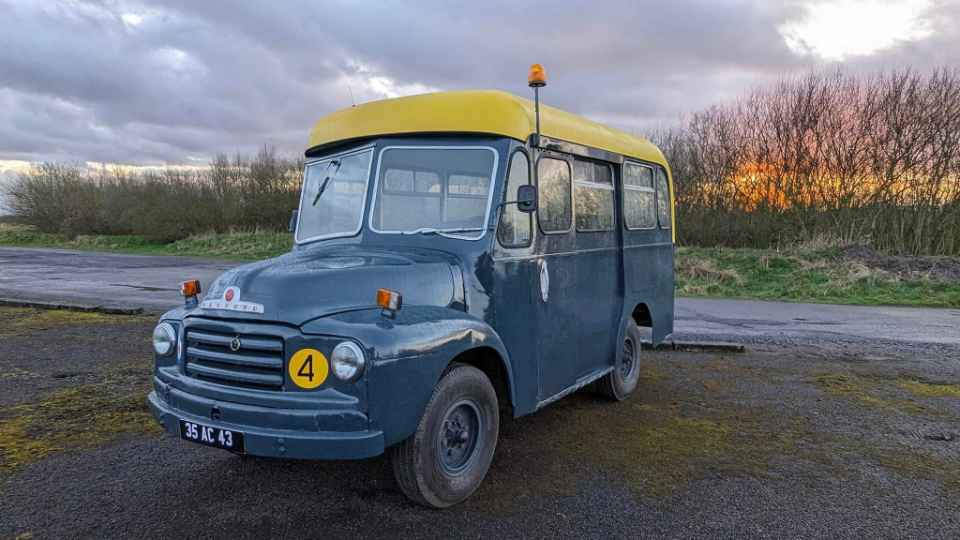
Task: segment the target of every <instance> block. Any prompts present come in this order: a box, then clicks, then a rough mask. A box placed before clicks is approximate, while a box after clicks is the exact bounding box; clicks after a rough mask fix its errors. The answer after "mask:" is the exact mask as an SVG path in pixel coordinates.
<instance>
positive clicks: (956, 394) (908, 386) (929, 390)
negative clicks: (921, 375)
mask: <svg viewBox="0 0 960 540" xmlns="http://www.w3.org/2000/svg"><path fill="white" fill-rule="evenodd" d="M898 386H899V387H900V388H903V389H904V390H906V391H908V392H910V393H911V394H913V395H915V396H921V397H953V398H960V384H939V383H933V382H927V381H921V380H915V379H907V380H901V381H900V382H899V383H898Z"/></svg>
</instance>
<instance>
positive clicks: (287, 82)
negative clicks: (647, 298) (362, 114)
mask: <svg viewBox="0 0 960 540" xmlns="http://www.w3.org/2000/svg"><path fill="white" fill-rule="evenodd" d="M0 25H2V26H0V169H3V168H6V169H7V170H10V169H12V168H16V167H20V166H23V165H24V164H26V163H29V162H36V161H50V160H59V161H73V162H85V161H89V162H105V163H124V164H136V165H157V164H165V163H170V164H204V163H206V162H207V161H208V160H209V159H210V157H211V156H212V155H214V154H216V153H218V152H228V153H233V152H236V151H240V152H251V151H253V150H255V149H256V148H257V147H258V146H260V145H263V144H270V145H273V146H275V147H277V148H278V149H279V150H281V151H282V152H289V153H294V152H300V151H302V150H303V145H304V143H305V141H306V138H307V134H308V131H309V129H310V126H311V124H312V122H313V121H315V120H316V119H317V118H319V117H320V116H322V115H324V114H326V113H329V112H331V111H334V110H336V109H339V108H343V107H347V106H349V105H350V104H351V102H352V101H356V102H357V103H362V102H365V101H370V100H375V99H381V98H384V97H392V96H397V95H404V94H411V93H421V92H428V91H433V90H446V89H464V88H499V89H504V90H508V91H511V92H514V93H518V94H521V95H526V94H527V92H528V89H527V88H526V84H525V83H526V71H527V67H528V66H529V64H530V63H531V62H541V63H543V64H544V65H545V66H546V68H547V73H548V75H549V78H550V86H549V87H548V88H547V89H546V91H545V93H544V97H545V100H546V101H547V102H549V103H550V104H553V105H556V106H559V107H561V108H565V109H568V110H572V111H575V112H578V113H580V114H584V115H587V116H589V117H591V118H594V119H596V120H599V121H602V122H606V123H609V124H612V125H615V126H617V127H620V128H623V129H627V130H630V131H633V132H643V131H644V130H646V129H649V128H650V127H652V126H657V125H661V124H669V123H671V122H676V121H677V119H678V118H679V117H680V115H682V114H683V113H686V112H690V111H694V110H697V109H701V108H703V107H707V106H709V105H711V104H713V103H719V102H723V101H725V100H729V99H732V98H733V97H735V96H736V95H737V94H738V93H740V92H743V91H744V90H745V89H749V88H750V87H752V86H755V85H760V84H764V83H767V82H769V81H771V80H773V79H776V78H777V77H781V76H784V75H790V74H796V73H805V72H808V71H810V70H825V69H826V70H833V69H836V66H842V68H843V69H845V70H851V71H859V70H877V69H888V68H892V67H903V66H913V67H916V68H918V69H928V68H930V67H932V66H937V65H953V66H957V65H960V0H899V1H896V0H890V1H887V0H789V1H783V2H777V1H774V0H670V1H663V0H657V1H652V0H651V1H639V0H621V1H616V2H614V1H609V2H605V1H592V2H591V1H583V2H579V1H578V2H562V1H557V0H554V1H550V2H535V1H524V2H518V1H516V0H508V1H502V2H501V1H491V0H486V1H483V2H464V3H462V5H460V6H457V5H456V3H454V2H435V3H433V2H428V1H416V2H414V1H410V2H402V1H392V0H381V1H371V2H325V1H320V0H304V1H290V2H283V1H274V2H266V1H249V2H242V3H241V2H239V1H232V0H231V1H226V0H223V1H216V0H206V1H202V2H198V1H195V0H181V1H178V0H169V1H158V2H136V1H111V0H89V1H82V0H75V1H55V0H35V1H31V0H0Z"/></svg>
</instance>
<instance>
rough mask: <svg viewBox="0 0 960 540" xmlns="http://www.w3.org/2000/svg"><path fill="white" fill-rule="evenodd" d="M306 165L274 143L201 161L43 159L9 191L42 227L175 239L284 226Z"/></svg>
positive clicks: (16, 208)
mask: <svg viewBox="0 0 960 540" xmlns="http://www.w3.org/2000/svg"><path fill="white" fill-rule="evenodd" d="M302 171H303V160H302V159H296V158H286V157H281V156H279V155H278V154H277V152H276V151H275V150H274V149H273V148H270V147H264V148H262V149H261V150H260V151H259V152H258V153H257V154H256V155H255V156H252V157H243V156H239V155H238V156H236V157H234V158H233V159H230V158H228V157H227V156H226V155H219V156H217V157H216V158H214V160H213V161H212V162H211V163H210V165H209V167H200V168H183V167H167V168H164V169H160V170H146V171H144V170H132V169H130V168H125V167H99V168H94V169H93V170H91V169H89V168H88V167H86V166H81V165H71V164H60V163H43V164H39V165H37V166H35V167H33V168H32V170H30V171H29V172H26V173H24V174H21V175H19V176H18V177H17V178H16V179H14V181H13V182H12V183H11V185H10V186H8V187H7V189H6V191H7V193H6V195H7V197H6V198H7V205H8V206H9V207H10V210H11V211H12V212H13V214H14V216H16V217H17V219H18V220H19V221H22V222H24V223H27V224H30V225H34V226H35V227H37V228H38V229H40V230H41V231H43V232H50V233H60V234H64V235H66V236H68V237H71V238H72V237H75V236H77V235H81V234H106V235H118V234H119V235H141V236H145V237H147V238H149V239H151V240H155V241H158V242H171V241H174V240H179V239H181V238H186V237H187V236H190V235H192V234H201V233H208V232H221V233H222V232H229V231H233V230H270V231H275V230H284V229H285V228H286V227H287V223H288V220H289V218H290V211H291V210H292V209H294V208H296V207H297V204H298V196H299V188H300V180H301V175H302Z"/></svg>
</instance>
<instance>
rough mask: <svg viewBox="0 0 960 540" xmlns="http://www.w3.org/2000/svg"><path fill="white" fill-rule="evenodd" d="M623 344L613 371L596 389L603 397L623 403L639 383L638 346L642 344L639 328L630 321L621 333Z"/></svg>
mask: <svg viewBox="0 0 960 540" xmlns="http://www.w3.org/2000/svg"><path fill="white" fill-rule="evenodd" d="M623 334H624V335H623V342H622V343H621V344H620V350H619V351H618V353H617V360H616V362H614V365H613V371H611V372H610V373H608V374H607V375H606V376H605V377H604V378H603V379H601V380H600V384H599V385H598V389H599V390H600V393H601V394H603V395H604V396H606V397H608V398H610V399H612V400H614V401H623V400H624V399H627V397H628V396H629V395H630V394H632V393H633V391H634V390H636V389H637V384H638V383H639V382H640V345H641V343H642V341H641V336H640V328H639V327H638V326H637V323H636V322H635V321H634V320H633V319H631V320H630V321H629V322H628V323H627V329H626V331H625V332H624V333H623Z"/></svg>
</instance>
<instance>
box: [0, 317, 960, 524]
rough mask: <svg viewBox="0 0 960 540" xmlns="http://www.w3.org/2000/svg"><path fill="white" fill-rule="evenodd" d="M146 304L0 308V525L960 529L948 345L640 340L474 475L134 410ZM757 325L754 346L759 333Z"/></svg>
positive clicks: (509, 427)
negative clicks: (194, 432)
mask: <svg viewBox="0 0 960 540" xmlns="http://www.w3.org/2000/svg"><path fill="white" fill-rule="evenodd" d="M151 327H152V321H150V320H149V319H145V318H131V317H123V316H103V315H89V314H74V313H66V312H43V311H35V310H26V309H13V308H0V374H2V375H0V455H2V457H0V495H2V496H0V538H2V539H6V538H13V537H16V536H17V535H20V534H24V533H32V534H33V535H34V536H33V537H34V538H65V537H125V538H134V537H171V536H172V537H181V536H182V537H186V536H189V537H231V538H236V537H266V536H274V537H289V538H301V537H325V538H336V537H343V536H347V535H349V536H352V537H373V536H402V537H408V538H409V537H438V536H439V537H452V536H454V537H456V536H465V537H479V536H485V537H486V536H513V537H517V536H530V537H555V536H557V535H560V536H570V537H597V536H605V537H637V536H640V535H657V536H666V537H676V538H690V537H717V536H737V537H782V536H790V537H812V536H829V537H875V538H896V537H901V538H902V537H908V536H912V537H920V536H922V537H925V538H956V537H957V536H958V535H960V503H958V501H960V498H958V497H960V468H958V467H957V465H956V464H957V463H958V462H960V439H958V435H960V432H958V431H960V422H958V420H960V386H957V384H956V382H957V381H958V380H960V377H958V376H960V351H958V350H955V349H944V348H943V347H940V348H937V349H932V348H931V347H929V346H923V345H913V346H911V347H909V348H905V349H899V350H895V351H893V352H891V353H889V354H877V352H876V351H875V350H874V349H873V348H871V347H859V348H858V346H856V345H850V346H848V347H846V348H844V349H843V350H842V351H841V352H839V353H838V352H830V351H825V350H823V349H820V348H811V347H807V346H796V347H791V348H788V349H783V348H777V349H773V348H764V347H765V346H762V345H761V346H755V347H754V348H753V350H752V352H750V353H747V354H742V355H719V354H694V353H654V354H648V356H647V357H646V364H645V366H644V370H643V379H642V383H641V390H640V393H639V395H637V396H636V397H635V398H633V399H631V400H628V401H627V402H624V403H621V404H610V403H606V402H603V401H600V400H598V399H596V398H594V397H593V396H591V395H590V394H587V393H580V394H577V395H574V396H571V397H570V398H568V399H565V400H563V401H561V402H559V403H557V404H555V405H553V406H551V407H549V408H547V409H545V410H544V411H541V412H540V413H537V414H535V415H532V416H530V417H526V418H523V419H520V420H517V421H512V422H508V423H506V425H505V426H504V429H503V434H502V440H501V441H500V446H499V448H498V454H497V458H496V460H495V462H494V465H493V468H492V470H491V472H490V475H489V476H488V478H487V481H486V482H485V484H484V485H483V486H482V487H481V489H480V491H479V492H478V493H477V494H476V495H475V496H474V497H473V498H472V499H470V500H469V501H468V502H467V503H465V504H464V505H462V506H460V507H457V508H454V509H452V510H449V511H445V512H435V511H428V510H424V509H420V508H418V507H414V506H411V505H410V504H409V503H408V502H407V501H406V500H405V499H404V498H403V496H402V495H401V494H400V493H399V491H398V490H397V488H396V487H395V486H394V484H393V480H392V478H391V476H390V473H389V470H388V467H387V464H386V462H385V460H383V459H373V460H368V461H363V462H335V463H333V462H318V463H306V462H292V461H279V460H262V459H243V458H240V457H237V456H234V455H231V454H228V453H224V452H220V451H216V450H212V449H207V448H202V447H198V446H194V445H190V444H188V443H183V442H181V441H179V440H176V439H174V438H171V437H169V436H166V435H162V434H160V433H159V431H158V430H157V429H156V428H155V427H154V426H153V424H152V421H151V420H150V419H149V417H148V416H147V412H146V407H145V405H144V403H143V396H144V395H145V392H146V391H147V389H148V387H149V373H150V354H149V343H148V341H147V338H148V336H149V332H150V330H151ZM758 347H759V348H758Z"/></svg>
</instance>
